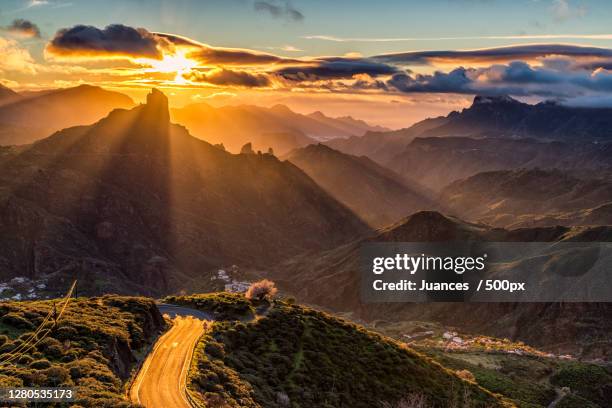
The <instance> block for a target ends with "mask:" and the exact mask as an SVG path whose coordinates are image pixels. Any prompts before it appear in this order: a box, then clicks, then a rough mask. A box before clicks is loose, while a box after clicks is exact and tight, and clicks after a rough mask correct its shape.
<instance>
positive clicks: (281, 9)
mask: <svg viewBox="0 0 612 408" xmlns="http://www.w3.org/2000/svg"><path fill="white" fill-rule="evenodd" d="M253 8H254V9H255V11H259V12H264V13H268V14H270V15H271V16H272V17H275V18H286V19H289V20H293V21H302V20H304V14H302V13H301V12H300V11H299V10H297V9H296V8H294V7H293V6H291V4H289V2H285V3H283V4H282V5H277V4H273V3H271V2H269V1H256V2H255V3H253Z"/></svg>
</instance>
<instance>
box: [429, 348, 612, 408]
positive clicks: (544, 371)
mask: <svg viewBox="0 0 612 408" xmlns="http://www.w3.org/2000/svg"><path fill="white" fill-rule="evenodd" d="M417 349H418V350H420V351H422V352H423V353H426V354H428V355H430V356H431V357H432V358H434V359H435V360H436V361H439V362H440V363H441V364H443V365H444V366H445V367H449V368H452V369H455V370H468V371H469V372H471V373H472V374H473V376H474V378H475V381H476V383H478V384H479V385H481V386H482V387H483V388H486V389H487V390H490V391H492V392H495V393H499V394H501V395H503V396H505V397H507V398H509V399H511V400H512V401H513V402H514V403H516V404H517V405H518V406H519V407H521V408H542V407H548V406H549V404H550V403H551V402H552V401H554V400H555V399H556V397H557V392H559V390H560V389H561V388H563V387H567V388H568V390H567V394H566V395H565V396H564V397H563V398H562V399H560V402H559V404H558V405H557V407H565V408H586V407H592V408H597V407H600V408H604V407H608V406H609V403H608V401H610V394H609V393H610V392H612V377H611V376H610V373H609V372H607V371H606V370H605V369H604V368H602V367H600V366H597V365H594V364H589V363H583V362H568V361H563V360H558V359H556V358H548V357H542V356H532V355H515V354H504V353H484V352H482V351H473V352H470V351H459V352H458V351H450V352H445V351H441V350H433V349H425V348H422V347H418V348H417Z"/></svg>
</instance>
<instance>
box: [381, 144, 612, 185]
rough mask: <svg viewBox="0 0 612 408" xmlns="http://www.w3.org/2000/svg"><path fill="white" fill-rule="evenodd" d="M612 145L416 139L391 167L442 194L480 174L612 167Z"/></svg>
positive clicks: (399, 154)
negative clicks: (449, 186)
mask: <svg viewBox="0 0 612 408" xmlns="http://www.w3.org/2000/svg"><path fill="white" fill-rule="evenodd" d="M611 153H612V141H610V142H597V141H593V142H558V141H543V140H537V139H512V138H504V137H487V138H471V137H462V136H456V137H418V138H415V139H414V140H413V141H412V142H411V143H409V144H408V145H407V146H406V148H405V149H404V150H403V151H401V152H399V153H398V154H397V155H396V156H395V157H394V158H393V159H392V160H390V161H389V162H388V163H387V167H389V168H390V169H392V170H394V171H396V172H397V173H399V174H402V175H406V176H409V177H412V178H414V179H416V180H418V181H419V182H420V183H422V184H423V185H425V186H426V187H428V188H431V189H434V190H440V189H442V188H443V187H445V186H446V185H448V184H449V183H452V182H453V181H456V180H460V179H464V178H467V177H470V176H473V175H475V174H477V173H482V172H490V171H497V170H507V169H519V168H535V167H540V168H543V169H553V168H558V169H564V170H576V171H584V170H586V169H588V170H589V171H597V172H599V173H600V174H605V173H607V172H609V171H610V169H612V154H611Z"/></svg>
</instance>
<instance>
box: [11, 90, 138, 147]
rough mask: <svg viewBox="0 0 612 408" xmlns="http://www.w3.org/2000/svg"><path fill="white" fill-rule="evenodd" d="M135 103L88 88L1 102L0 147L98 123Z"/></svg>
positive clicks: (28, 95)
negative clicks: (68, 128) (113, 112)
mask: <svg viewBox="0 0 612 408" xmlns="http://www.w3.org/2000/svg"><path fill="white" fill-rule="evenodd" d="M133 104H134V102H133V101H132V100H131V99H130V98H129V97H127V96H125V95H123V94H120V93H118V92H112V91H107V90H104V89H102V88H99V87H95V86H91V85H80V86H77V87H74V88H67V89H58V90H53V91H44V92H32V93H29V94H27V95H22V96H19V97H14V96H13V97H11V98H10V99H9V100H8V101H6V102H4V103H3V102H2V101H0V145H10V144H27V143H32V142H33V141H35V140H38V139H42V138H43V137H46V136H49V135H50V134H51V133H53V132H55V131H57V130H61V129H64V128H67V127H70V126H76V125H86V124H90V123H93V122H95V121H96V120H99V119H100V118H102V117H103V116H105V115H106V114H108V112H110V111H111V110H112V109H115V108H127V107H130V106H133Z"/></svg>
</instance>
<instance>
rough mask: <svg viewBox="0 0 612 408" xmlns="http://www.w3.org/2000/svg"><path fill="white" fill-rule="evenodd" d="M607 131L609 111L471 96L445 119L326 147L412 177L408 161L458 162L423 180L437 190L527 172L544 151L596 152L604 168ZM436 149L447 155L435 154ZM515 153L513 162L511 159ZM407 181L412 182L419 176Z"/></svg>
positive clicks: (611, 125)
mask: <svg viewBox="0 0 612 408" xmlns="http://www.w3.org/2000/svg"><path fill="white" fill-rule="evenodd" d="M611 128H612V109H610V108H578V107H570V106H565V105H561V104H558V103H554V102H542V103H538V104H536V105H530V104H526V103H522V102H519V101H517V100H515V99H512V98H510V97H508V96H500V97H490V96H476V97H475V98H474V101H473V103H472V105H471V106H470V107H469V108H466V109H463V110H462V111H460V112H458V111H454V112H451V113H450V114H449V115H447V116H445V117H438V118H431V119H426V120H424V121H421V122H418V123H416V124H414V125H412V126H411V127H409V128H406V129H400V130H396V131H391V132H372V133H367V134H366V135H364V136H363V137H351V138H344V139H334V140H331V141H329V142H327V144H328V145H329V146H331V147H333V148H335V149H338V150H340V151H342V152H344V153H349V154H356V155H366V156H368V157H370V158H371V159H372V160H375V161H376V162H378V163H379V164H382V165H383V166H386V167H390V168H391V169H393V170H395V171H397V172H398V173H400V174H410V173H412V171H413V169H414V165H413V159H415V156H416V158H417V159H418V157H420V156H421V155H422V154H425V155H427V156H428V158H430V159H431V158H432V157H433V156H442V157H440V160H441V161H443V162H447V163H448V162H452V161H454V160H459V161H460V162H461V164H460V165H456V166H453V167H452V168H449V170H448V171H446V173H447V174H446V175H441V176H440V177H438V176H433V175H428V176H425V177H427V178H428V179H430V182H429V183H428V182H424V183H423V184H426V185H428V186H429V187H431V188H441V187H443V186H444V185H445V184H447V183H449V182H450V181H453V180H457V179H459V178H464V177H469V176H470V175H473V174H476V173H479V172H482V171H490V170H504V169H509V168H516V167H517V166H518V167H529V164H528V162H530V161H531V162H536V161H537V157H536V158H535V159H532V158H531V157H530V156H538V155H544V156H547V155H549V152H547V151H546V150H547V149H548V148H553V149H560V148H563V147H565V148H566V150H567V152H568V153H567V154H568V155H570V156H571V152H572V151H573V150H575V149H578V151H579V152H585V151H588V150H590V151H591V153H593V154H595V155H596V156H597V155H598V154H599V153H597V151H599V152H600V153H605V154H607V162H608V164H609V162H610V160H609V158H610V155H609V153H610V151H611V150H612V147H611V146H612V142H611V140H612V139H611V136H612V134H611V133H610V129H611ZM437 138H440V139H442V140H440V141H438V140H436V139H437ZM452 138H457V140H454V141H453V140H451V139H452ZM549 143H550V144H549ZM496 144H501V146H500V151H499V152H497V151H496V149H495V147H494V146H495V145H496ZM527 144H529V145H531V147H530V150H531V152H530V153H528V154H527V155H526V152H524V148H526V147H525V146H526V145H527ZM441 148H445V149H447V150H449V149H452V151H451V152H441V151H440V149H441ZM514 148H517V149H518V150H515V149H514ZM481 149H482V150H484V151H482V150H481ZM515 154H517V155H518V157H517V158H514V157H512V156H514V155H515ZM598 157H599V158H600V159H602V157H601V156H598ZM566 159H567V157H562V158H559V159H555V160H566ZM472 161H475V162H474V163H472ZM570 161H571V163H570V164H571V165H572V166H576V165H581V164H584V163H580V162H579V160H577V159H572V160H570ZM429 163H430V162H429ZM434 163H435V161H434ZM548 164H550V163H548ZM553 164H554V162H553ZM560 164H562V162H561V163H560ZM587 164H588V163H587ZM538 165H540V166H543V165H542V164H538ZM552 167H561V166H560V165H559V166H557V165H553V166H552ZM414 171H416V173H420V172H421V171H422V170H421V169H419V168H418V161H417V169H416V170H414ZM455 171H458V172H459V173H460V174H459V175H458V177H455V176H454V173H455ZM413 177H414V178H415V179H418V177H419V176H416V175H414V176H413Z"/></svg>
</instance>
